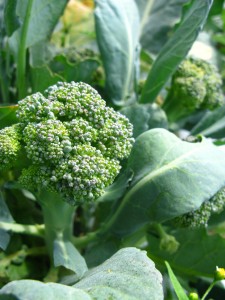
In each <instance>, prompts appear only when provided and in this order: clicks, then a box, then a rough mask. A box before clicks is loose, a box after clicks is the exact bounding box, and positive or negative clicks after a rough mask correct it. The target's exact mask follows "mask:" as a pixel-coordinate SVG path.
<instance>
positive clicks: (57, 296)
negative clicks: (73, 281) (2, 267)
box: [0, 280, 92, 300]
mask: <svg viewBox="0 0 225 300" xmlns="http://www.w3.org/2000/svg"><path fill="white" fill-rule="evenodd" d="M5 296H11V297H13V298H12V299H16V300H25V299H26V300H43V299H48V300H63V299H66V300H74V299H79V300H92V298H91V297H90V296H89V295H88V293H86V292H85V291H82V290H80V289H76V288H74V287H70V286H65V285H62V284H58V283H46V284H45V283H42V282H39V281H35V280H18V281H12V282H10V283H8V284H7V285H6V286H4V287H3V288H2V289H1V290H0V299H5V298H4V297H5Z"/></svg>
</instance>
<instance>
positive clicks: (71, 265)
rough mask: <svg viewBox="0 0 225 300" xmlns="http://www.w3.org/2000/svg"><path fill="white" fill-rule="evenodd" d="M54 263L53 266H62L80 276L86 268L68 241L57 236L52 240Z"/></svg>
mask: <svg viewBox="0 0 225 300" xmlns="http://www.w3.org/2000/svg"><path fill="white" fill-rule="evenodd" d="M53 256H54V265H55V267H59V266H63V267H65V268H67V269H69V270H72V271H73V272H75V273H76V275H77V276H78V278H81V277H82V276H83V275H84V273H85V272H86V271H87V270H88V268H87V265H86V262H85V260H84V258H83V256H81V254H80V253H79V251H78V250H77V249H76V248H75V247H74V245H73V244H72V243H71V242H69V241H63V240H62V239H60V238H58V239H56V240H55V241H54V253H53Z"/></svg>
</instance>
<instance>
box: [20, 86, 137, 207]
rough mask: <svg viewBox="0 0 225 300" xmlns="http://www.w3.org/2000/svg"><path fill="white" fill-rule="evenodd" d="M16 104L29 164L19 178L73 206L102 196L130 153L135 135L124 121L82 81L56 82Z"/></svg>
mask: <svg viewBox="0 0 225 300" xmlns="http://www.w3.org/2000/svg"><path fill="white" fill-rule="evenodd" d="M18 104H19V107H18V111H17V117H18V119H19V122H20V123H21V124H22V126H23V132H22V137H23V142H24V144H25V149H26V152H27V157H28V158H29V159H30V160H32V164H33V165H32V166H31V167H30V168H28V169H27V170H24V172H23V173H22V175H21V178H20V182H21V183H22V184H23V185H24V186H26V187H28V186H29V187H30V189H31V190H33V189H34V188H35V189H37V187H41V186H42V187H43V186H44V187H45V188H48V189H49V190H51V191H56V192H59V193H61V194H62V195H63V196H64V197H65V199H66V200H67V201H68V202H70V203H71V204H76V203H78V202H83V201H87V200H94V199H96V198H98V197H99V196H101V195H102V193H103V192H104V188H105V187H106V186H108V185H110V184H112V182H113V181H114V179H115V177H116V176H117V175H118V173H119V171H120V168H121V167H120V160H122V159H124V158H126V157H128V155H129V154H130V151H131V148H132V144H133V141H134V139H133V137H132V125H131V124H130V123H129V121H128V119H127V118H126V117H125V116H123V115H121V114H120V113H118V112H116V111H114V110H113V109H112V108H109V107H107V106H106V104H105V101H104V100H103V99H102V98H101V96H100V95H99V94H98V93H97V91H95V90H94V89H93V88H92V87H91V86H89V85H88V84H85V83H81V82H79V83H75V82H71V83H63V82H59V83H57V84H56V85H53V86H51V87H49V88H48V89H47V90H46V91H45V92H44V95H42V94H40V93H36V94H34V95H31V96H28V97H26V98H25V99H23V100H21V101H19V103H18ZM31 178H32V179H31Z"/></svg>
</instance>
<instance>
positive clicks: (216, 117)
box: [191, 106, 225, 139]
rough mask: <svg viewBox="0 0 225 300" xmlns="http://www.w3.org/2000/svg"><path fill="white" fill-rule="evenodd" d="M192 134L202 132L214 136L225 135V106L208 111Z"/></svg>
mask: <svg viewBox="0 0 225 300" xmlns="http://www.w3.org/2000/svg"><path fill="white" fill-rule="evenodd" d="M191 134H193V135H196V134H202V135H204V136H207V137H212V138H217V139H220V138H224V137H225V106H223V107H219V108H217V109H216V110H214V111H209V112H207V113H206V114H205V115H204V117H203V118H202V119H201V120H200V121H199V122H198V123H197V124H196V125H195V127H194V128H193V129H192V131H191Z"/></svg>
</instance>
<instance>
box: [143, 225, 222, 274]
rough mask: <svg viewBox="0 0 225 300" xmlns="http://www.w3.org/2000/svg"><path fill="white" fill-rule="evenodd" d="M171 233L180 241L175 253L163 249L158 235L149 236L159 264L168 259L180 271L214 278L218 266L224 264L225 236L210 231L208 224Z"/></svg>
mask: <svg viewBox="0 0 225 300" xmlns="http://www.w3.org/2000/svg"><path fill="white" fill-rule="evenodd" d="M171 234H173V236H174V237H175V238H176V240H177V241H178V242H179V244H180V246H179V248H178V250H177V251H176V252H175V253H174V254H172V255H170V254H168V252H166V251H163V250H162V249H160V247H159V243H160V240H159V239H158V238H156V237H155V236H153V235H149V236H148V241H149V251H148V253H149V256H150V257H151V258H152V259H153V260H154V261H155V262H157V263H158V264H163V262H164V260H167V261H168V262H169V263H170V265H171V267H172V268H173V269H174V270H176V271H177V272H179V274H183V275H186V276H202V277H210V278H213V277H214V272H215V268H216V266H224V249H225V248H224V247H225V239H224V238H223V237H222V236H220V235H218V234H214V235H212V234H210V235H209V234H208V233H207V230H206V229H205V228H202V229H195V230H187V229H186V228H185V229H177V230H173V231H172V232H171ZM184 257H185V259H184Z"/></svg>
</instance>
